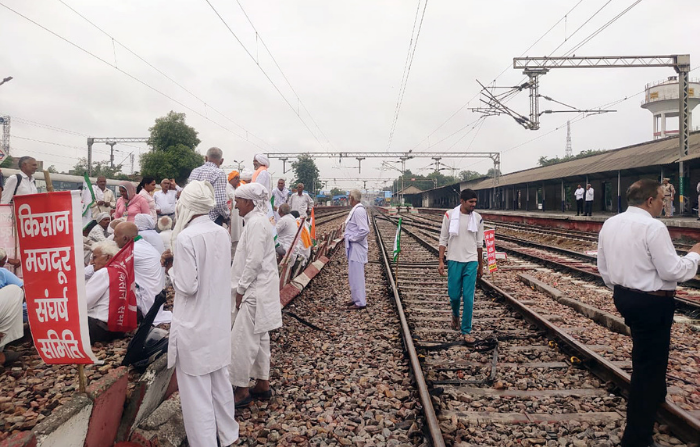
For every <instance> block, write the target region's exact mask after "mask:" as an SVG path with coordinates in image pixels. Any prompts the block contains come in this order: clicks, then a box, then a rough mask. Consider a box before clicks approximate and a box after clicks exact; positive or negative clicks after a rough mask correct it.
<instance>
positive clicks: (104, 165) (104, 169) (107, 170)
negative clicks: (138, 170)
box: [49, 158, 122, 179]
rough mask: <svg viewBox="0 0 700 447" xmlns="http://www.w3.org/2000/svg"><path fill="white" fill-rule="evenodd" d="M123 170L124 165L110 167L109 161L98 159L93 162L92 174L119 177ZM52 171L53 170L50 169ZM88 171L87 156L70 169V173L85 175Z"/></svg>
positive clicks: (94, 175)
mask: <svg viewBox="0 0 700 447" xmlns="http://www.w3.org/2000/svg"><path fill="white" fill-rule="evenodd" d="M121 170H122V165H116V166H115V167H113V168H112V167H110V166H109V162H108V161H98V162H95V163H93V164H92V176H93V177H98V176H101V175H104V176H105V177H107V178H111V179H113V178H117V176H118V175H119V173H120V172H121ZM49 172H51V171H49ZM86 172H88V169H87V158H81V159H79V160H78V162H77V163H76V164H75V166H73V168H72V169H71V170H69V171H68V174H70V175H85V173H86Z"/></svg>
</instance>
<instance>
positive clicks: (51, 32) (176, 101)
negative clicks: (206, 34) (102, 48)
mask: <svg viewBox="0 0 700 447" xmlns="http://www.w3.org/2000/svg"><path fill="white" fill-rule="evenodd" d="M0 6H2V7H3V8H5V9H7V10H8V11H11V12H13V13H15V14H16V15H18V16H19V17H22V18H23V19H25V20H27V21H28V22H30V23H32V24H34V25H35V26H38V27H39V28H41V29H43V30H44V31H46V32H48V33H50V34H52V35H54V36H56V37H58V38H59V39H61V40H62V41H64V42H66V43H68V44H70V45H72V46H73V47H75V48H77V49H79V50H80V51H82V52H84V53H85V54H87V55H89V56H92V57H93V58H95V59H97V60H98V61H100V62H102V63H103V64H105V65H108V66H110V67H112V68H114V69H115V70H117V71H118V72H120V73H122V74H124V75H126V76H128V77H129V78H131V79H133V80H134V81H136V82H138V83H139V84H141V85H143V86H144V87H147V88H149V89H150V90H152V91H154V92H156V93H158V94H159V95H162V96H164V97H165V98H167V99H169V100H171V101H173V102H174V103H176V104H178V105H180V106H182V107H184V108H186V109H187V110H190V111H191V112H192V113H195V114H196V115H198V116H200V117H202V118H204V119H206V120H207V121H209V122H211V123H214V124H216V125H217V126H219V127H221V128H222V129H224V130H226V131H228V132H229V133H231V134H233V135H235V136H237V137H238V138H240V139H241V140H244V141H247V142H248V143H250V144H252V145H253V146H256V147H258V148H260V149H264V148H262V147H261V146H260V145H258V144H257V143H255V142H253V141H250V140H247V139H246V138H244V137H242V136H241V135H239V134H238V133H236V132H234V131H233V130H231V129H229V128H228V127H226V126H224V125H222V124H220V123H218V122H216V121H214V120H212V119H211V118H209V117H208V116H206V115H205V114H203V113H201V112H199V111H197V110H196V109H193V108H192V107H190V106H188V105H186V104H184V103H182V102H180V101H178V100H177V99H175V98H173V97H171V96H169V95H168V94H167V93H164V92H162V91H161V90H158V89H157V88H155V87H153V86H152V85H150V84H148V83H146V82H145V81H142V80H141V79H139V78H137V77H136V76H134V75H132V74H131V73H129V72H127V71H124V70H122V69H121V68H119V67H117V66H116V65H114V64H112V63H110V62H108V61H107V60H105V59H103V58H101V57H100V56H98V55H96V54H94V53H92V52H90V51H89V50H86V49H85V48H83V47H81V46H80V45H78V44H77V43H75V42H73V41H71V40H68V39H67V38H65V37H63V36H61V35H60V34H58V33H56V32H55V31H52V30H50V29H49V28H47V27H45V26H44V25H42V24H40V23H38V22H36V21H34V20H32V19H30V18H29V17H27V16H25V15H24V14H22V13H20V12H18V11H15V10H14V9H12V8H10V7H9V6H7V5H5V4H4V3H1V2H0Z"/></svg>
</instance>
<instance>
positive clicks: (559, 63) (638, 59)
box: [513, 54, 690, 215]
mask: <svg viewBox="0 0 700 447" xmlns="http://www.w3.org/2000/svg"><path fill="white" fill-rule="evenodd" d="M611 67H616V68H620V67H627V68H646V67H671V68H673V69H674V70H675V71H676V73H678V89H679V95H678V102H679V113H678V157H679V160H678V176H679V183H680V184H679V189H680V193H679V199H680V204H679V205H680V206H679V208H680V214H681V215H683V214H684V213H685V209H686V205H689V202H688V201H686V189H687V182H688V177H689V176H688V172H686V169H685V166H684V163H683V159H684V158H685V157H686V156H688V144H689V143H688V138H689V137H690V126H689V123H688V115H689V114H688V93H689V92H688V73H690V55H689V54H672V55H666V56H589V57H583V56H563V57H515V58H513V68H515V69H518V68H522V69H523V73H524V74H526V75H528V76H530V80H531V82H530V101H531V103H530V112H531V115H530V121H531V122H530V123H528V128H530V129H532V130H536V129H539V114H537V115H534V116H533V115H532V112H533V110H535V111H538V110H539V105H538V103H539V96H540V95H539V90H538V89H539V84H538V83H537V79H536V77H535V79H534V81H535V82H534V83H533V82H532V81H533V78H532V76H531V74H532V73H535V72H538V71H539V75H542V74H545V73H547V71H549V70H551V69H553V68H611ZM539 75H537V76H539ZM533 118H534V119H533Z"/></svg>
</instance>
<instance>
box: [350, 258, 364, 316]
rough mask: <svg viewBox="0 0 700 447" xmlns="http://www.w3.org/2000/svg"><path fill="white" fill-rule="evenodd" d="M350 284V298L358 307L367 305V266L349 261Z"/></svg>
mask: <svg viewBox="0 0 700 447" xmlns="http://www.w3.org/2000/svg"><path fill="white" fill-rule="evenodd" d="M348 282H350V296H352V301H353V302H354V303H355V305H356V306H361V307H364V306H366V305H367V292H366V290H365V264H364V263H362V262H357V261H348Z"/></svg>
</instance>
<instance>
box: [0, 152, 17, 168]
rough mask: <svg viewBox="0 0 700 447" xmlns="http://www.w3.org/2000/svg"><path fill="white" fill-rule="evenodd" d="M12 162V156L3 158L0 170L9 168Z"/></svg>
mask: <svg viewBox="0 0 700 447" xmlns="http://www.w3.org/2000/svg"><path fill="white" fill-rule="evenodd" d="M13 161H14V158H12V156H10V155H8V156H7V157H5V159H4V160H3V161H2V163H0V168H9V167H10V166H12V162H13Z"/></svg>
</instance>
